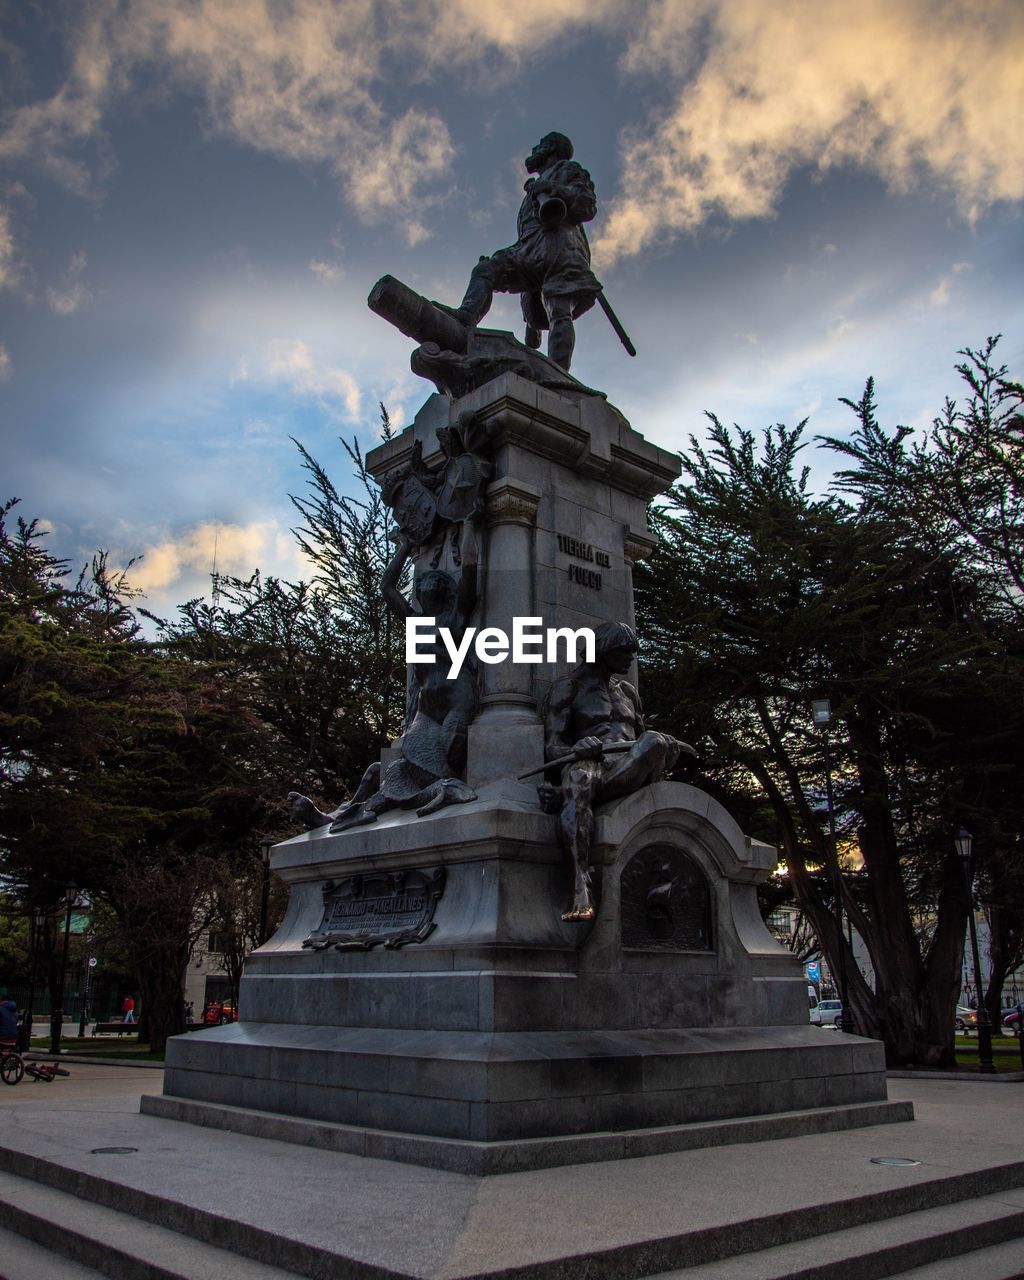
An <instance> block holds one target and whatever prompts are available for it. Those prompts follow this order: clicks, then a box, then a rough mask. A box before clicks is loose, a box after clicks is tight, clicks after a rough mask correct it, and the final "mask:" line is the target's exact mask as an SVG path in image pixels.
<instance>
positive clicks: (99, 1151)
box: [90, 1147, 138, 1156]
mask: <svg viewBox="0 0 1024 1280" xmlns="http://www.w3.org/2000/svg"><path fill="white" fill-rule="evenodd" d="M136 1151H138V1147H93V1149H92V1151H91V1152H90V1155H94V1156H131V1155H134V1154H135V1152H136Z"/></svg>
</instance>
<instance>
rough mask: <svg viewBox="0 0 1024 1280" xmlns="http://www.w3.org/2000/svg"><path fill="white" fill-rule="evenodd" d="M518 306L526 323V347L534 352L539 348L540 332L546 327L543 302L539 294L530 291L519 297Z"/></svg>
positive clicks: (546, 317) (546, 315)
mask: <svg viewBox="0 0 1024 1280" xmlns="http://www.w3.org/2000/svg"><path fill="white" fill-rule="evenodd" d="M519 305H520V307H521V309H522V312H523V319H524V320H525V321H526V336H525V338H524V342H525V344H526V346H528V347H530V348H531V349H532V350H534V351H536V350H537V348H538V347H539V346H540V335H541V332H542V331H543V330H544V329H546V328H547V327H548V313H547V312H546V311H545V310H544V301H543V299H542V298H541V296H540V294H539V293H537V292H535V291H533V290H530V291H528V292H527V291H524V292H523V293H522V294H521V295H520V297H519Z"/></svg>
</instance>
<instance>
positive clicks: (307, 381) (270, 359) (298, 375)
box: [263, 338, 361, 421]
mask: <svg viewBox="0 0 1024 1280" xmlns="http://www.w3.org/2000/svg"><path fill="white" fill-rule="evenodd" d="M263 373H264V376H265V377H266V378H268V379H269V380H270V381H274V382H284V383H286V384H287V385H288V386H289V387H290V388H291V389H292V391H294V392H296V393H297V394H298V395H305V396H312V397H314V398H315V399H316V400H318V401H319V402H320V403H321V404H323V405H324V406H325V407H326V408H329V409H336V408H337V406H338V404H339V403H340V404H341V405H342V406H343V407H344V411H345V416H346V417H348V418H350V419H352V420H353V421H354V420H356V419H358V417H359V413H360V405H361V396H360V392H359V384H358V383H357V382H356V380H355V378H353V377H352V375H351V374H350V373H349V372H348V371H347V370H345V369H341V368H337V367H334V366H331V365H325V364H321V363H320V362H319V361H317V360H316V358H315V357H314V355H313V352H312V351H311V350H310V349H309V347H308V346H307V344H306V343H305V342H303V341H301V340H300V339H289V338H274V339H273V341H272V342H271V343H270V346H269V348H268V350H267V359H266V363H265V365H264V368H263Z"/></svg>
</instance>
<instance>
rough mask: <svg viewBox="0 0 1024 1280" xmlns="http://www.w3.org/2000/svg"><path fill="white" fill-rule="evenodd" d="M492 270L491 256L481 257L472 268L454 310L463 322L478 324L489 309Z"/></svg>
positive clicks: (492, 284) (493, 281) (493, 282)
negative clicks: (464, 292)
mask: <svg viewBox="0 0 1024 1280" xmlns="http://www.w3.org/2000/svg"><path fill="white" fill-rule="evenodd" d="M494 271H495V268H494V262H493V260H492V259H491V258H481V259H480V261H479V262H478V263H477V264H476V266H475V267H474V268H473V271H472V273H471V275H470V277H469V285H468V287H467V289H466V296H465V297H464V298H463V299H462V302H461V303H460V304H459V306H458V308H457V309H456V311H455V315H456V317H457V318H458V319H459V320H461V321H462V323H463V324H467V325H476V324H479V323H480V321H481V320H482V319H483V318H484V316H485V315H486V314H487V313H488V311H490V309H491V302H492V301H493V300H494V287H495V280H494Z"/></svg>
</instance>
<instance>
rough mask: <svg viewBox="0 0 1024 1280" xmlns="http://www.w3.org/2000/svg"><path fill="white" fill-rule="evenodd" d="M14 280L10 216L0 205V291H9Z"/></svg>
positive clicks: (12, 233) (12, 234)
mask: <svg viewBox="0 0 1024 1280" xmlns="http://www.w3.org/2000/svg"><path fill="white" fill-rule="evenodd" d="M14 279H15V253H14V232H13V230H12V229H11V215H10V213H9V212H8V211H7V210H6V209H5V208H4V207H3V205H0V289H9V288H10V287H11V285H13V283H14Z"/></svg>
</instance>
